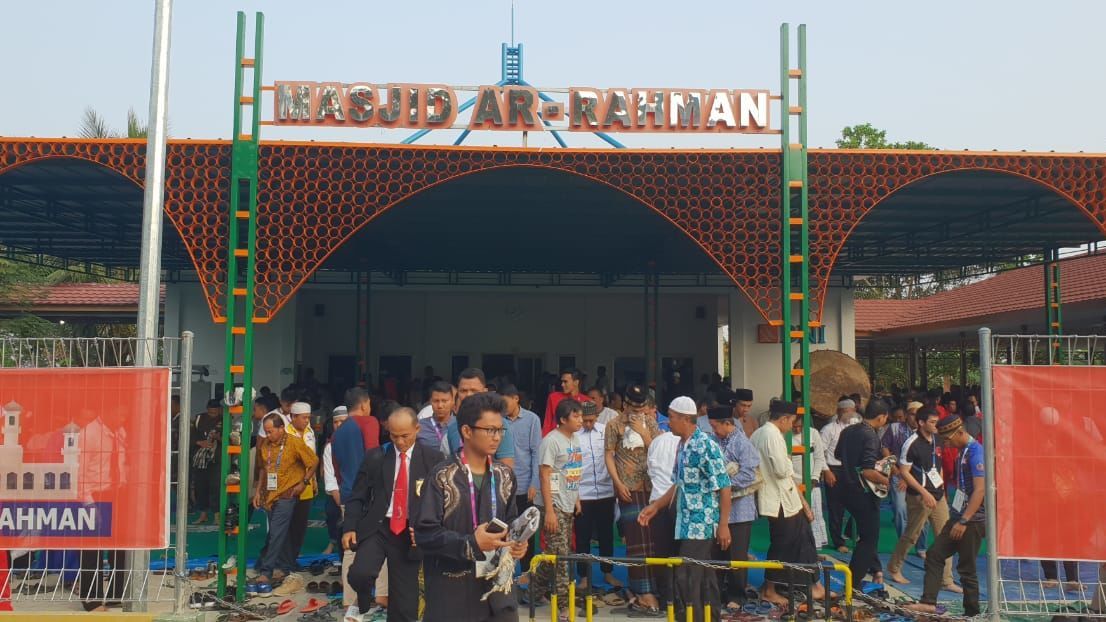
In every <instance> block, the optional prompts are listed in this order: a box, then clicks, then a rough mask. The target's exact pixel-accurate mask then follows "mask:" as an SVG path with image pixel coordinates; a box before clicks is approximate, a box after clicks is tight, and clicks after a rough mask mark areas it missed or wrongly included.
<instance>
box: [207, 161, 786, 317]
mask: <svg viewBox="0 0 1106 622" xmlns="http://www.w3.org/2000/svg"><path fill="white" fill-rule="evenodd" d="M778 161H779V157H778V155H776V154H772V153H732V152H706V151H700V152H691V153H687V152H684V153H680V152H675V153H673V152H661V153H655V152H639V151H613V150H589V151H580V150H560V149H558V150H551V151H550V150H547V151H537V150H529V151H522V150H506V149H468V148H464V149H461V148H441V147H379V146H376V147H373V146H348V145H347V146H317V145H310V144H308V145H303V144H301V145H287V144H273V145H263V146H262V149H261V170H262V173H261V183H260V195H259V197H258V205H259V207H258V220H257V222H258V239H259V240H261V242H259V243H258V249H257V262H258V263H257V306H256V308H257V316H258V317H259V318H267V317H270V316H271V315H272V314H273V313H275V312H276V310H277V309H278V308H280V306H281V305H283V304H284V303H285V302H286V301H287V300H288V298H289V297H290V296H291V295H292V293H293V292H294V291H295V290H296V288H297V287H299V285H300V284H301V283H302V282H303V281H304V279H306V278H307V277H308V276H310V275H311V273H312V272H314V271H315V270H316V269H317V268H318V267H319V266H320V265H321V264H322V262H323V260H324V259H325V258H326V256H327V255H328V254H329V253H330V252H331V251H332V250H333V249H334V248H336V247H337V246H338V245H339V244H341V243H342V242H343V241H345V240H346V239H348V238H349V237H350V236H351V235H353V233H354V232H356V231H357V230H358V229H359V228H360V227H362V226H364V225H365V224H366V223H368V222H370V221H371V220H372V219H373V218H374V217H376V216H378V215H379V214H381V213H382V212H384V211H385V210H387V209H389V208H392V207H393V206H396V205H397V204H399V203H401V202H402V201H403V199H405V198H407V197H410V196H411V195H413V194H415V193H417V192H420V191H422V190H425V189H426V188H429V187H431V186H434V185H437V184H442V183H446V182H448V181H449V180H450V179H456V178H458V177H460V176H463V175H466V174H469V173H473V172H477V171H486V170H489V169H492V168H498V167H511V166H538V167H544V168H550V169H556V170H561V171H566V172H569V173H574V174H577V175H581V176H583V177H586V178H588V179H592V180H595V181H597V182H599V183H602V184H606V185H609V186H611V187H613V188H615V189H617V190H620V191H622V192H625V193H626V194H628V195H630V196H632V197H635V198H637V199H638V200H640V201H641V202H642V203H643V204H644V206H648V208H652V209H653V210H655V211H656V212H658V213H659V214H661V215H663V216H664V217H666V218H667V219H669V220H670V221H672V222H673V223H674V224H675V225H676V227H677V229H678V230H679V231H680V232H682V233H684V234H686V235H687V236H689V237H690V238H691V239H692V240H693V241H695V242H696V243H697V244H699V246H701V247H702V248H703V249H704V250H706V251H707V252H708V254H710V255H711V256H712V257H713V259H714V261H715V262H717V263H718V265H719V266H720V267H721V268H722V270H723V271H724V272H725V273H726V274H727V275H728V276H730V277H731V278H732V279H733V280H734V282H735V283H737V284H738V285H739V286H740V287H741V288H742V289H744V290H745V292H746V293H747V294H748V295H749V297H750V298H751V299H753V300H754V301H757V302H766V301H769V300H771V299H772V298H773V297H774V296H775V294H774V293H773V289H772V288H773V287H774V283H775V280H776V279H775V275H774V268H773V265H774V263H776V262H778V259H775V258H776V257H777V256H778V255H779V242H778V237H779V233H778V232H779V224H778V222H777V220H778V219H777V218H776V217H775V205H776V203H777V197H776V196H775V193H773V192H772V188H774V187H775V186H776V180H777V179H778V176H779V169H778ZM355 197H356V198H358V199H359V200H357V201H355V200H354V199H355ZM399 209H402V206H401V207H399ZM289 231H295V232H296V236H295V237H294V238H291V237H289V236H288V235H287V232H289ZM214 302H218V301H214Z"/></svg>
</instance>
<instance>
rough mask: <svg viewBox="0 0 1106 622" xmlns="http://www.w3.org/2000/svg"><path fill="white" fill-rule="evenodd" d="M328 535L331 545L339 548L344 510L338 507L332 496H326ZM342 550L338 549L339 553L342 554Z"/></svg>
mask: <svg viewBox="0 0 1106 622" xmlns="http://www.w3.org/2000/svg"><path fill="white" fill-rule="evenodd" d="M325 507H326V533H327V535H328V536H329V537H330V541H331V543H333V544H334V545H335V546H338V544H339V543H341V541H342V508H340V507H338V504H337V503H335V502H334V498H333V497H331V496H330V495H327V496H326V506H325ZM341 552H342V551H341V548H339V549H338V553H339V554H341Z"/></svg>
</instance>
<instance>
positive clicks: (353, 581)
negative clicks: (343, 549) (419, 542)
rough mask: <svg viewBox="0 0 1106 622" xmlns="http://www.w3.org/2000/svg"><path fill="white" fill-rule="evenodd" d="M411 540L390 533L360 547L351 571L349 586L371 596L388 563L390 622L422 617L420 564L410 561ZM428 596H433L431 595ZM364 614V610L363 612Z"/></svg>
mask: <svg viewBox="0 0 1106 622" xmlns="http://www.w3.org/2000/svg"><path fill="white" fill-rule="evenodd" d="M410 551H411V536H410V535H409V534H408V533H407V532H404V533H403V534H401V535H398V536H397V535H395V534H393V533H392V532H391V531H389V530H388V529H386V528H385V529H383V530H377V532H376V533H374V534H373V535H372V537H370V538H368V539H367V540H365V541H364V542H358V543H357V552H356V553H355V554H354V556H353V563H352V564H350V567H349V585H350V587H352V588H353V590H354V591H355V592H357V596H358V604H359V605H360V604H362V601H363V600H364V598H363V596H362V595H368V594H371V593H372V590H373V584H374V583H375V582H376V577H377V575H378V574H379V573H380V567H381V566H382V565H383V564H384V562H385V561H387V562H388V622H415V620H417V619H418V617H419V566H420V565H421V562H420V561H419V560H415V559H411V558H410ZM427 593H430V592H429V591H428V592H427ZM363 611H364V610H363Z"/></svg>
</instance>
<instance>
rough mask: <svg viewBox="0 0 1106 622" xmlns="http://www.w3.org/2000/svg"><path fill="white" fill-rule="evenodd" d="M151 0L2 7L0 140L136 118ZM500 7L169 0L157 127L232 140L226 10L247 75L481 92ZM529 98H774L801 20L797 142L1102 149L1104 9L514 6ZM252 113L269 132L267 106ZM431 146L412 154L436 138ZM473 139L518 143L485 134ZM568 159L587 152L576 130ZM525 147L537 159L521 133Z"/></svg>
mask: <svg viewBox="0 0 1106 622" xmlns="http://www.w3.org/2000/svg"><path fill="white" fill-rule="evenodd" d="M153 7H154V2H153V0H98V1H96V2H87V1H83V0H69V1H61V0H35V1H34V2H15V1H13V0H8V1H6V2H4V3H3V4H2V5H0V58H3V59H4V60H3V63H2V65H0V66H2V67H3V68H2V69H0V75H3V77H4V83H5V84H7V85H8V86H7V87H6V88H7V90H8V95H7V96H4V97H2V98H0V136H39V137H57V136H75V135H77V131H78V127H79V122H80V118H81V116H82V112H83V110H84V109H85V107H87V106H91V107H93V108H95V109H96V110H97V111H99V112H100V113H101V114H102V115H103V116H104V117H106V118H107V120H108V122H109V124H110V125H112V126H114V127H116V128H123V127H124V125H125V118H126V111H127V109H128V108H131V107H133V108H134V109H135V110H136V112H137V113H138V114H139V116H140V117H142V118H145V117H146V116H147V112H148V106H149V91H150V89H149V80H150V61H151V50H152V37H153ZM510 7H511V2H510V0H474V1H472V2H458V1H456V0H418V1H416V0H399V1H394V2H387V3H385V2H375V1H360V2H352V1H340V0H334V1H332V2H311V1H304V0H300V1H298V2H289V1H284V0H268V1H258V0H238V1H237V2H225V1H222V0H183V1H182V0H177V1H176V2H175V3H174V7H173V27H172V41H171V61H170V63H171V66H170V91H169V96H170V100H169V131H170V135H171V136H172V137H174V138H229V137H230V134H231V119H232V102H233V95H234V94H233V59H234V41H235V33H234V27H235V11H236V10H244V11H247V12H249V13H250V15H251V17H250V18H249V20H248V21H249V23H250V24H251V25H252V12H253V11H256V10H262V11H264V12H265V17H266V32H265V56H264V79H265V83H266V84H271V83H272V82H274V81H276V80H304V81H331V80H333V81H342V82H357V81H365V82H370V83H373V84H382V83H386V82H420V83H422V82H432V83H446V84H493V83H495V82H496V81H497V80H498V79H499V54H500V44H501V42H505V41H510V36H511V17H510V16H511V8H510ZM515 13H516V16H515V38H516V40H517V41H519V42H522V43H523V44H524V54H525V57H524V61H525V65H524V77H525V78H526V79H527V81H529V82H530V83H532V84H534V85H535V86H546V87H567V86H592V87H598V88H614V87H623V88H633V87H685V88H706V89H710V88H730V89H734V88H746V89H751V88H767V89H770V90H772V91H773V92H778V90H779V25H780V23H782V22H790V23H791V24H793V25H796V24H799V23H806V24H807V28H808V43H807V47H808V64H809V76H810V77H809V102H808V109H809V110H808V112H809V117H808V119H809V131H810V141H809V144H810V146H812V147H819V146H824V147H832V146H834V139H836V138H838V137H839V136H840V132H841V128H842V127H845V126H847V125H853V124H858V123H872V124H873V125H875V126H876V127H879V128H882V129H884V130H886V131H887V133H888V138H889V139H890V140H921V141H925V142H927V143H929V144H931V145H933V146H935V147H938V148H941V149H952V150H959V149H973V150H991V149H997V150H1000V151H1018V150H1023V149H1025V150H1029V151H1050V150H1055V151H1088V152H1093V151H1106V148H1104V147H1103V145H1102V140H1103V137H1104V136H1106V115H1103V114H1102V113H1101V111H1102V110H1103V109H1106V103H1104V101H1106V75H1104V72H1103V63H1104V60H1106V37H1102V36H1101V25H1102V24H1103V23H1104V22H1106V2H1098V1H1094V2H1092V1H1089V0H1088V1H1083V2H1075V1H1065V0H1052V1H1050V2H1045V3H1042V2H1026V1H1021V0H1006V1H1001V2H1000V1H994V0H956V1H950V0H929V1H925V2H922V1H914V2H893V1H887V0H884V1H879V2H877V1H870V2H869V1H851V0H836V1H826V0H818V1H803V0H792V1H790V2H744V1H741V0H721V1H716V2H702V1H699V0H682V1H679V2H673V1H668V2H664V1H655V0H638V1H636V2H629V1H623V0H561V1H560V2H555V3H553V2H548V3H547V2H533V1H531V0H517V2H516V12H515ZM263 114H265V115H267V117H268V118H271V115H272V112H271V110H270V108H269V107H268V106H267V107H265V108H264V109H263ZM408 133H409V131H398V130H380V129H349V128H343V129H334V128H321V127H315V128H263V129H262V137H263V139H274V140H276V139H295V140H320V141H358V142H398V141H399V140H401V139H402V138H403V137H405V136H407V134H408ZM455 135H456V133H455V132H454V133H450V132H435V133H433V134H431V135H430V136H428V137H426V138H424V139H423V141H422V142H425V143H428V144H435V143H439V144H441V143H445V144H448V143H449V142H452V138H453V136H455ZM619 138H620V139H621V140H623V142H625V143H626V144H627V145H630V146H637V147H734V148H749V147H762V146H763V147H773V146H778V137H756V136H748V135H726V136H706V135H695V136H671V135H656V134H653V135H640V134H635V135H625V134H622V135H619ZM468 142H469V143H470V144H499V145H512V146H514V145H519V144H521V136H520V135H519V134H518V133H503V132H482V133H479V134H478V135H473V137H472V138H471V139H470V140H469V141H468ZM568 142H569V143H570V146H578V147H599V146H603V143H601V142H600V141H599V140H598V139H596V138H595V137H593V136H591V135H587V134H573V135H571V136H570V137H569V138H568ZM530 144H531V145H546V144H548V145H553V144H554V143H553V142H552V141H551V140H549V139H548V137H547V136H533V137H531V139H530Z"/></svg>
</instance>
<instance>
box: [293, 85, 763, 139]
mask: <svg viewBox="0 0 1106 622" xmlns="http://www.w3.org/2000/svg"><path fill="white" fill-rule="evenodd" d="M272 90H273V92H274V97H273V121H272V122H271V124H272V125H278V126H297V125H299V126H331V127H365V128H404V129H450V128H454V129H469V130H503V131H534V132H540V131H546V130H557V131H569V132H657V133H735V134H778V133H779V130H778V129H772V126H771V117H770V109H771V105H772V102H773V101H774V100H778V99H779V97H778V96H776V95H772V94H771V93H770V92H769V91H767V90H755V89H753V90H743V89H687V88H610V89H596V88H591V87H569V88H568V89H559V90H558V92H557V93H555V94H557V95H563V96H564V98H563V100H561V101H558V100H554V99H553V98H552V97H549V96H546V95H545V94H544V93H543V92H539V90H538V89H536V88H533V87H529V86H500V85H491V86H479V87H451V86H448V85H444V84H387V85H374V84H368V83H354V84H343V83H339V82H277V83H276V84H275V85H274V86H273V88H272ZM459 90H468V91H475V93H476V95H475V97H474V98H473V104H472V113H471V115H470V116H469V118H468V120H467V121H462V122H460V123H459V122H458V119H457V117H458V115H459V113H460V112H462V110H461V109H462V107H463V105H462V104H461V103H460V100H459V99H458V97H457V91H459Z"/></svg>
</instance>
